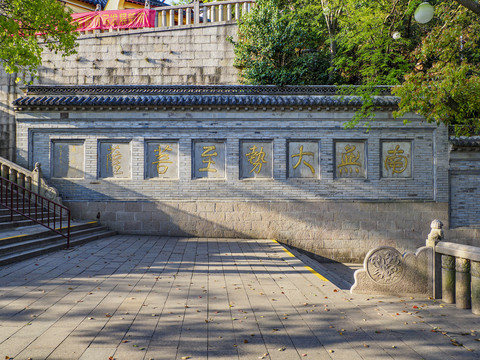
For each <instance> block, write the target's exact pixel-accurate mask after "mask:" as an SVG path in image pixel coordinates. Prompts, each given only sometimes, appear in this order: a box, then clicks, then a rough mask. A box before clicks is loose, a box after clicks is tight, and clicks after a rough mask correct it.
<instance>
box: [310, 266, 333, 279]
mask: <svg viewBox="0 0 480 360" xmlns="http://www.w3.org/2000/svg"><path fill="white" fill-rule="evenodd" d="M305 269H307V270H308V271H310V272H311V273H312V274H313V275H315V276H316V277H318V278H319V279H320V280H322V281H328V279H327V278H326V277H324V276H322V275H321V274H319V273H318V272H316V271H315V270H313V269H312V268H311V267H310V266H305Z"/></svg>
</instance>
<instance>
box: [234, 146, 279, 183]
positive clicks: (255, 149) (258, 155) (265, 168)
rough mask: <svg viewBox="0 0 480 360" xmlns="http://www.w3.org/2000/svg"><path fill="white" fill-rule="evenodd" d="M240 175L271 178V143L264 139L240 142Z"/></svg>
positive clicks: (242, 176)
mask: <svg viewBox="0 0 480 360" xmlns="http://www.w3.org/2000/svg"><path fill="white" fill-rule="evenodd" d="M239 156H240V177H241V178H242V179H248V178H273V144H272V142H271V141H266V140H251V141H242V142H240V155H239Z"/></svg>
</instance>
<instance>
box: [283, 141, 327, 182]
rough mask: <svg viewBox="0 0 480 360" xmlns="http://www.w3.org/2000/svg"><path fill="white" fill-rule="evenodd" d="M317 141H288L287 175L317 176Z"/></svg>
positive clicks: (297, 176)
mask: <svg viewBox="0 0 480 360" xmlns="http://www.w3.org/2000/svg"><path fill="white" fill-rule="evenodd" d="M318 145H319V144H318V141H298V140H290V141H289V142H288V177H289V178H318V177H319V174H320V171H319V156H318V154H319V146H318Z"/></svg>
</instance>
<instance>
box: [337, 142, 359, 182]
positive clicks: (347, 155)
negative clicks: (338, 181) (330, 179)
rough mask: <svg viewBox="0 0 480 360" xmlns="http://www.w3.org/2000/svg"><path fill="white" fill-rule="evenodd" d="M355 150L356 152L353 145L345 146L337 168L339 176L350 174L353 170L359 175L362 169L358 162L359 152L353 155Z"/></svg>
mask: <svg viewBox="0 0 480 360" xmlns="http://www.w3.org/2000/svg"><path fill="white" fill-rule="evenodd" d="M355 150H357V148H356V146H355V145H351V146H350V145H346V146H345V152H342V153H341V154H342V162H341V163H340V165H338V166H337V167H338V170H339V172H340V175H342V173H343V172H345V174H348V173H350V174H351V173H352V172H353V170H354V169H355V172H356V173H357V174H358V173H360V168H361V167H362V164H361V163H360V161H359V160H360V151H359V150H357V152H356V153H355Z"/></svg>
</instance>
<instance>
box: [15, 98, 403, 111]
mask: <svg viewBox="0 0 480 360" xmlns="http://www.w3.org/2000/svg"><path fill="white" fill-rule="evenodd" d="M398 102H399V98H397V97H394V96H375V97H374V98H373V105H374V106H376V107H378V108H385V110H389V111H391V110H393V109H394V108H395V107H396V106H397V104H398ZM362 104H363V99H362V98H361V97H359V96H336V95H237V94H236V95H204V94H201V95H200V94H199V95H124V96H98V95H92V96H62V95H53V96H24V97H20V98H19V99H17V100H15V101H14V102H13V105H14V108H15V110H16V111H26V110H31V109H35V110H40V109H50V110H60V109H68V108H75V109H77V108H80V109H87V108H88V109H99V108H100V109H102V108H107V109H109V110H111V108H120V109H126V110H140V109H141V110H142V111H143V110H155V111H157V110H158V109H159V108H165V109H166V108H182V107H190V108H191V109H192V110H193V108H202V107H207V110H212V108H213V107H215V109H219V108H220V109H222V108H226V109H227V110H242V111H243V110H245V109H247V110H248V109H249V108H260V109H262V108H263V109H264V110H266V109H267V108H280V109H281V110H285V109H286V108H297V109H299V110H314V109H318V110H322V111H330V110H333V111H338V110H342V109H349V108H359V107H361V106H362Z"/></svg>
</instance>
